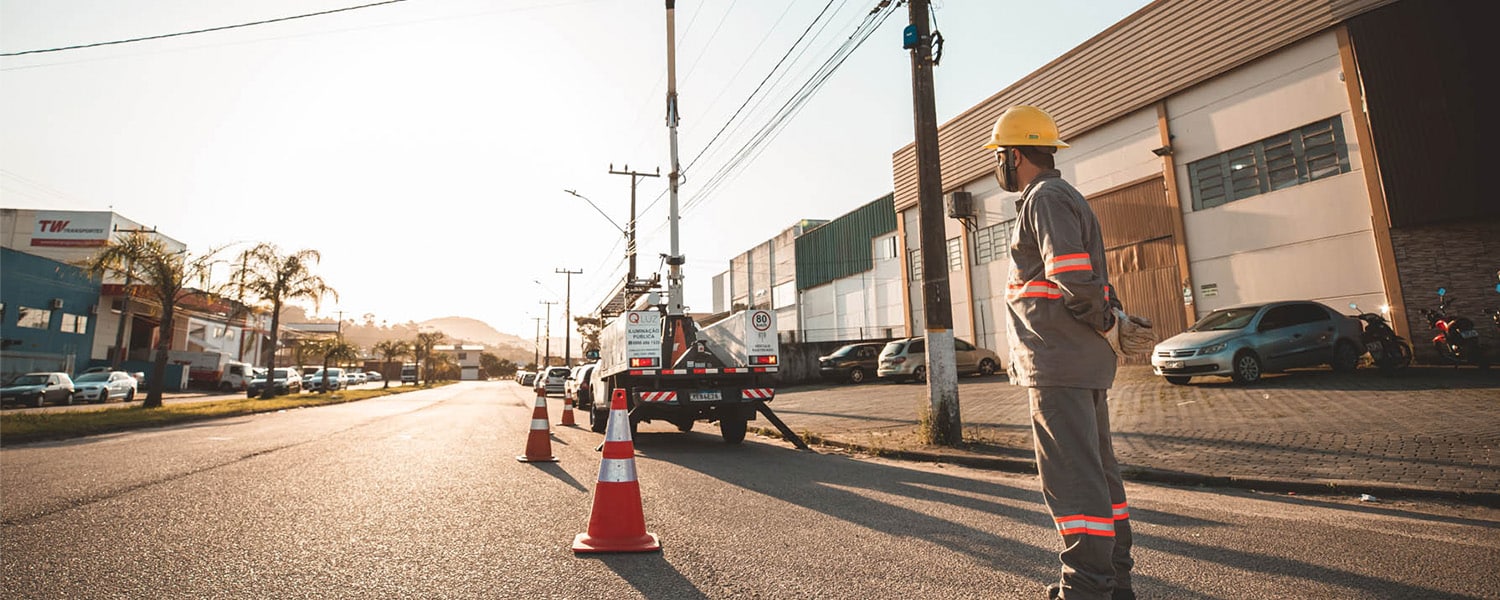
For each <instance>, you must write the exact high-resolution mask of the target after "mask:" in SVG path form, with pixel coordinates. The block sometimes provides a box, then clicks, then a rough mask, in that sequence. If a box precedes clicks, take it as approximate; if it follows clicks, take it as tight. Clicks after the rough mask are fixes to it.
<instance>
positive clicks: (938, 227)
mask: <svg viewBox="0 0 1500 600" xmlns="http://www.w3.org/2000/svg"><path fill="white" fill-rule="evenodd" d="M907 9H908V11H909V12H908V13H907V14H908V15H910V17H911V26H910V29H909V30H908V33H910V31H911V30H912V29H914V30H915V33H916V39H915V41H914V42H908V43H907V44H906V47H907V48H908V49H910V50H911V88H912V91H911V93H912V108H913V112H914V113H915V115H914V117H915V118H914V123H915V128H916V142H917V204H918V206H919V211H920V213H919V214H920V218H921V238H920V245H921V248H922V313H923V315H924V316H925V317H926V319H925V320H926V329H927V399H928V409H929V411H930V414H928V415H927V418H928V420H929V423H928V425H929V426H928V427H927V428H926V430H927V431H926V436H927V440H926V441H927V442H928V443H930V444H942V445H945V446H956V445H958V444H960V443H962V442H963V419H961V418H960V417H959V411H958V369H957V366H956V364H955V357H954V351H953V305H952V303H951V301H950V298H949V297H948V295H949V294H948V291H949V290H948V251H947V250H948V248H947V246H948V245H947V239H946V232H945V231H944V226H945V225H947V223H946V222H945V221H944V219H943V182H942V170H941V169H940V167H939V164H938V131H937V110H936V108H935V106H934V105H935V104H936V101H935V100H934V98H933V96H934V92H933V85H932V32H931V30H930V29H929V27H928V24H927V12H928V8H927V0H910V1H909V2H907ZM908 39H909V38H908Z"/></svg>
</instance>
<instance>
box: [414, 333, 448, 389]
mask: <svg viewBox="0 0 1500 600" xmlns="http://www.w3.org/2000/svg"><path fill="white" fill-rule="evenodd" d="M441 343H443V332H441V331H424V332H422V333H418V334H417V339H416V341H413V342H412V343H411V347H412V351H411V353H412V356H413V357H414V358H416V359H417V365H418V367H419V370H418V371H417V372H418V373H421V375H422V381H426V382H429V383H431V382H430V381H429V380H430V379H432V369H431V368H427V367H428V365H427V362H428V358H429V357H431V356H432V347H433V346H436V345H438V344H441ZM420 369H425V372H424V371H423V370H420Z"/></svg>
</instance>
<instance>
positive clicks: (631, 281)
mask: <svg viewBox="0 0 1500 600" xmlns="http://www.w3.org/2000/svg"><path fill="white" fill-rule="evenodd" d="M609 174H610V175H629V176H630V220H629V221H627V222H626V223H625V256H626V257H628V258H629V259H630V273H629V274H627V275H626V276H625V297H626V298H627V300H626V302H625V304H626V306H629V305H630V301H629V298H630V288H631V286H634V285H635V184H636V182H638V181H640V178H642V177H661V168H660V167H657V169H656V173H641V172H639V171H632V170H630V165H625V170H624V171H616V170H615V166H614V165H610V166H609Z"/></svg>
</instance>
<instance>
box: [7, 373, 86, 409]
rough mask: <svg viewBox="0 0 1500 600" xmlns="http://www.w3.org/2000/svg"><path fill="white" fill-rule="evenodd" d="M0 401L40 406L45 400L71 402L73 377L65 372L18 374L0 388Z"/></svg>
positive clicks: (59, 402)
mask: <svg viewBox="0 0 1500 600" xmlns="http://www.w3.org/2000/svg"><path fill="white" fill-rule="evenodd" d="M0 402H19V403H21V404H25V405H28V406H41V405H42V404H43V403H45V402H52V403H55V404H72V403H73V378H71V377H68V374H67V373H57V372H39V373H27V374H25V375H19V376H17V377H16V378H15V379H12V380H11V381H10V382H9V383H7V384H5V387H3V388H0Z"/></svg>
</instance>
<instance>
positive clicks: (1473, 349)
mask: <svg viewBox="0 0 1500 600" xmlns="http://www.w3.org/2000/svg"><path fill="white" fill-rule="evenodd" d="M1451 300H1452V299H1451V298H1450V297H1449V296H1448V289H1447V288H1438V307H1437V310H1432V309H1427V308H1424V309H1422V316H1423V317H1425V318H1426V319H1427V324H1428V326H1430V327H1432V328H1433V329H1436V330H1437V332H1438V333H1437V335H1435V336H1433V338H1432V346H1433V348H1435V349H1436V350H1437V352H1438V356H1441V357H1442V358H1443V360H1444V361H1447V362H1451V363H1453V364H1454V366H1457V365H1460V364H1463V363H1469V364H1472V365H1475V366H1477V367H1479V368H1481V369H1484V368H1488V367H1489V366H1490V363H1489V360H1488V359H1486V358H1485V356H1484V346H1483V345H1481V344H1480V343H1479V330H1478V329H1475V328H1474V322H1473V321H1471V320H1469V319H1468V318H1467V317H1450V316H1448V304H1449V302H1450V301H1451Z"/></svg>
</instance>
